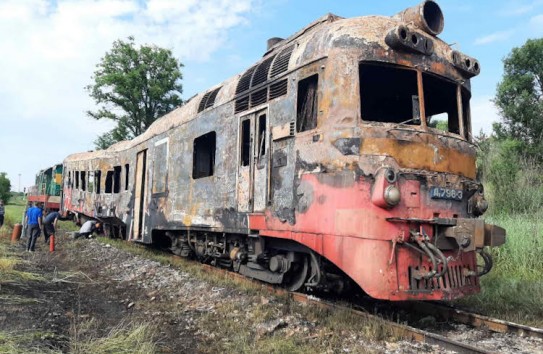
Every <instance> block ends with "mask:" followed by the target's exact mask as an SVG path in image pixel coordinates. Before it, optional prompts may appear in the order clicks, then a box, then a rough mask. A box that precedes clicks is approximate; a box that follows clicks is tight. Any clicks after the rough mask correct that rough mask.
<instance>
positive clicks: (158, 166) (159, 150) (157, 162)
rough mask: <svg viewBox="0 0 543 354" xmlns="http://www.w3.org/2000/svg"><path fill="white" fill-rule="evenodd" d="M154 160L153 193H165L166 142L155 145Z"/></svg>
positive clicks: (166, 173) (166, 168) (166, 170)
mask: <svg viewBox="0 0 543 354" xmlns="http://www.w3.org/2000/svg"><path fill="white" fill-rule="evenodd" d="M154 154H155V158H154V159H153V193H163V192H165V191H166V184H167V175H168V142H167V141H164V142H161V144H159V145H155V151H154Z"/></svg>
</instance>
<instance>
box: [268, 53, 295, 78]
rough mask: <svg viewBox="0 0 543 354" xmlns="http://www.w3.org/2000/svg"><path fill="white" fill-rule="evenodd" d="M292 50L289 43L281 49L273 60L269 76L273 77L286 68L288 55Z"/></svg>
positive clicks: (288, 59)
mask: <svg viewBox="0 0 543 354" xmlns="http://www.w3.org/2000/svg"><path fill="white" fill-rule="evenodd" d="M293 50H294V45H291V46H289V47H286V48H285V49H283V50H282V51H281V53H279V55H277V58H276V59H275V61H274V62H273V66H272V69H271V74H270V78H274V77H276V76H277V75H279V74H282V73H284V72H285V71H287V70H288V62H289V61H290V56H291V55H292V51H293Z"/></svg>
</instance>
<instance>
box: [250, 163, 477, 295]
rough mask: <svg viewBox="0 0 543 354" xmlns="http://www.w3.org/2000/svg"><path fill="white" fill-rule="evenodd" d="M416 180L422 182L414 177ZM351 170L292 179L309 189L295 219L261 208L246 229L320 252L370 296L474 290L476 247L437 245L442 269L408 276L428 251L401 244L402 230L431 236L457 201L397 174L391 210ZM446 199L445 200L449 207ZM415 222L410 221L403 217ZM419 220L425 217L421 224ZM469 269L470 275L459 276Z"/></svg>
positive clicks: (452, 214)
mask: <svg viewBox="0 0 543 354" xmlns="http://www.w3.org/2000/svg"><path fill="white" fill-rule="evenodd" d="M421 180H422V183H421ZM377 183H379V178H377V182H375V181H374V180H372V179H370V178H366V177H363V176H360V177H358V176H356V174H355V172H352V171H351V172H341V173H340V174H338V175H335V176H330V175H318V174H317V175H315V174H305V175H303V176H302V178H301V180H300V184H303V185H305V188H304V190H306V191H307V190H311V191H312V196H311V198H312V199H313V202H312V203H311V204H310V207H309V208H308V209H307V210H306V211H305V212H304V213H297V214H296V223H295V225H290V224H288V223H286V222H281V221H280V220H278V219H277V218H274V217H272V216H271V214H270V213H267V214H266V216H259V215H253V216H252V217H251V218H250V228H251V229H255V230H259V231H260V235H262V236H270V237H276V238H285V239H292V240H295V241H297V242H299V243H301V244H303V245H306V246H307V247H309V248H311V249H312V250H313V251H315V252H317V253H318V254H320V255H322V256H324V257H325V258H327V259H328V260H329V261H331V262H332V263H334V264H335V265H336V266H337V267H338V268H340V269H341V270H342V271H343V272H345V273H346V274H347V275H348V276H349V277H350V278H351V279H352V280H353V281H355V282H356V283H357V284H358V285H360V286H361V287H362V289H363V290H364V291H365V292H366V293H367V294H369V295H370V296H372V297H374V298H379V299H388V300H451V299H455V298H459V297H462V296H465V295H469V294H473V293H477V292H478V291H479V282H478V277H477V276H476V275H475V272H476V270H477V269H476V253H475V251H470V252H458V250H451V251H443V253H444V255H445V257H447V258H448V271H447V272H446V273H445V275H444V276H443V277H439V278H433V279H429V280H424V279H421V280H415V279H414V278H413V274H414V273H415V272H416V271H428V270H431V268H432V263H431V261H430V259H429V258H428V257H425V256H423V255H421V254H420V253H418V252H416V251H414V250H413V249H412V248H409V247H406V246H405V243H407V242H409V239H410V232H411V231H419V230H420V228H421V227H422V228H423V230H424V232H425V233H426V234H427V235H429V237H432V235H433V232H434V229H435V228H434V225H432V224H431V223H432V220H434V219H435V218H444V219H448V218H450V219H453V218H456V217H458V212H459V211H458V210H459V209H461V205H460V203H458V202H455V203H458V204H459V205H458V206H455V205H452V202H450V201H447V202H443V201H435V200H432V199H431V198H430V196H429V195H428V188H427V182H426V181H425V180H424V178H422V177H421V178H419V180H417V179H407V178H403V177H399V178H398V181H397V182H396V183H395V184H396V185H397V186H398V188H399V189H400V190H401V194H402V200H401V202H400V203H399V204H398V205H397V206H395V207H393V208H383V207H379V206H377V205H375V203H374V202H372V195H375V188H376V186H375V185H376V184H377ZM451 205H452V206H451ZM408 219H410V220H415V219H416V222H415V221H409V220H408ZM421 220H428V222H424V221H421ZM467 272H473V275H472V276H465V275H466V274H467Z"/></svg>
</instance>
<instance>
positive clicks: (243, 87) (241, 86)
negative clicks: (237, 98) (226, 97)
mask: <svg viewBox="0 0 543 354" xmlns="http://www.w3.org/2000/svg"><path fill="white" fill-rule="evenodd" d="M255 69H256V65H255V66H253V67H252V68H250V69H249V70H247V71H246V72H245V73H244V74H243V75H241V78H240V79H239V81H238V86H237V87H236V95H239V94H240V93H243V92H245V91H247V90H248V89H249V87H250V86H251V78H252V76H253V72H254V71H255Z"/></svg>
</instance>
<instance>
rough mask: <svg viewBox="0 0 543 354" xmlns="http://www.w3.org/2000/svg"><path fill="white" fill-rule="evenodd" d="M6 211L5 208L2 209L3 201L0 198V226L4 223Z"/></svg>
mask: <svg viewBox="0 0 543 354" xmlns="http://www.w3.org/2000/svg"><path fill="white" fill-rule="evenodd" d="M5 213H6V210H5V209H4V201H3V200H2V199H0V227H2V225H4V214H5Z"/></svg>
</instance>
